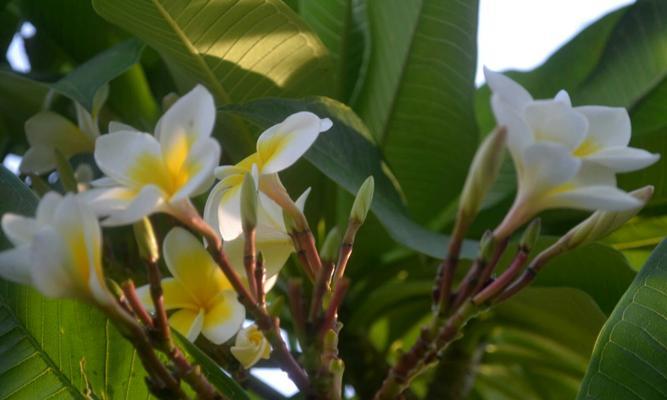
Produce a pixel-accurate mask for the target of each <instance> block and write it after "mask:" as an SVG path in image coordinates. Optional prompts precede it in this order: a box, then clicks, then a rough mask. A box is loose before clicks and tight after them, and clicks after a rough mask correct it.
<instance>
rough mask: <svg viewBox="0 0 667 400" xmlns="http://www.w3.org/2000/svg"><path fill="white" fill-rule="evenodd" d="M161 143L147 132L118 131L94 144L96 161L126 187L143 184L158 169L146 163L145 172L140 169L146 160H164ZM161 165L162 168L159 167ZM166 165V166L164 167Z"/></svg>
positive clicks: (102, 137) (103, 169)
mask: <svg viewBox="0 0 667 400" xmlns="http://www.w3.org/2000/svg"><path fill="white" fill-rule="evenodd" d="M161 159H162V153H161V150H160V144H159V143H158V142H157V141H156V140H155V138H154V137H153V136H151V135H149V134H147V133H140V132H136V131H133V132H130V131H119V132H114V133H109V134H106V135H102V136H100V137H99V138H98V139H97V142H96V144H95V161H96V162H97V165H98V166H99V167H100V169H101V170H102V172H104V174H105V175H107V176H109V177H111V178H113V179H114V180H115V181H117V182H119V183H122V184H124V185H127V186H135V187H137V186H142V185H144V184H146V183H148V182H147V181H150V180H149V179H147V177H146V176H143V175H149V174H151V173H153V174H161V173H163V171H155V168H156V166H154V165H146V167H145V168H143V169H142V171H141V172H143V173H142V174H140V173H137V172H133V171H139V169H138V168H140V166H141V164H142V163H145V161H146V160H161ZM158 168H159V167H158ZM162 168H164V167H162Z"/></svg>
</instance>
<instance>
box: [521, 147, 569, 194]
mask: <svg viewBox="0 0 667 400" xmlns="http://www.w3.org/2000/svg"><path fill="white" fill-rule="evenodd" d="M523 159H524V169H523V171H522V174H521V175H520V176H519V190H520V191H521V192H522V193H524V195H526V194H527V193H533V194H537V193H541V192H544V191H547V190H550V189H551V188H553V187H555V186H558V185H561V184H563V183H565V182H567V181H569V180H571V179H572V178H574V177H575V176H576V174H577V172H578V171H579V167H580V166H581V160H579V159H578V158H575V157H573V156H572V155H571V154H570V150H569V149H568V148H567V147H565V146H562V145H560V144H557V143H550V142H541V143H535V144H533V145H531V146H529V147H528V148H526V150H525V151H524V156H523Z"/></svg>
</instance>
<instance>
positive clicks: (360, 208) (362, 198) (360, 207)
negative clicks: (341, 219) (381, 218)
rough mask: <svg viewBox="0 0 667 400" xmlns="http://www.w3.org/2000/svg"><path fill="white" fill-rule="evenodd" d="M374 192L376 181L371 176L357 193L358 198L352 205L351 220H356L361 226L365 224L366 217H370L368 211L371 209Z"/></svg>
mask: <svg viewBox="0 0 667 400" xmlns="http://www.w3.org/2000/svg"><path fill="white" fill-rule="evenodd" d="M374 191H375V180H374V179H373V177H372V176H369V177H368V178H366V180H365V181H364V183H362V184H361V186H360V187H359V190H358V191H357V196H356V197H355V198H354V203H352V209H351V210H350V219H351V220H354V221H356V222H357V223H359V224H362V223H364V221H365V220H366V216H367V215H368V210H370V209H371V203H372V202H373V192H374Z"/></svg>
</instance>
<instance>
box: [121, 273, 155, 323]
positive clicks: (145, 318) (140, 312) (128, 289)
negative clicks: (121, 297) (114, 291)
mask: <svg viewBox="0 0 667 400" xmlns="http://www.w3.org/2000/svg"><path fill="white" fill-rule="evenodd" d="M122 289H123V293H124V294H125V298H126V299H127V302H128V304H129V305H130V307H131V308H132V311H133V312H134V314H135V315H136V316H137V318H139V320H140V321H141V322H142V323H143V324H144V325H146V326H148V327H151V328H152V327H153V319H152V318H151V316H150V315H149V314H148V313H147V312H146V309H145V308H144V306H143V304H141V300H139V296H138V295H137V289H136V287H135V286H134V282H132V281H131V280H127V281H125V282H123V284H122Z"/></svg>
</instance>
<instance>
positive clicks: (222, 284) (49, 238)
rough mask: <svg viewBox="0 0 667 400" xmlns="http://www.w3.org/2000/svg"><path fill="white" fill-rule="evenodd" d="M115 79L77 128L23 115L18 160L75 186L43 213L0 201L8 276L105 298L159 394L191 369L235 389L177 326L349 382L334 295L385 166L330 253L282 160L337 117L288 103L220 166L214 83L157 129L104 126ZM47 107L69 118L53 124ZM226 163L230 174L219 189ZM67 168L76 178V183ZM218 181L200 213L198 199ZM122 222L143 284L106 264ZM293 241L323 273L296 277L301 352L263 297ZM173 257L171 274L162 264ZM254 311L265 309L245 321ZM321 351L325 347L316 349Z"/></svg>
mask: <svg viewBox="0 0 667 400" xmlns="http://www.w3.org/2000/svg"><path fill="white" fill-rule="evenodd" d="M106 95H107V89H106V88H104V89H103V90H102V91H101V92H100V93H99V94H98V96H97V100H96V102H95V107H94V110H93V113H92V114H88V113H86V112H85V110H84V109H83V108H82V107H81V106H79V105H76V108H77V115H78V119H79V128H76V127H75V126H74V125H73V124H72V123H70V122H69V121H66V120H65V119H64V118H63V117H61V116H58V115H56V114H53V113H42V114H39V115H37V116H35V117H33V118H32V119H31V120H30V121H28V123H27V124H26V127H27V131H28V132H27V133H28V136H29V142H30V144H31V149H30V150H29V151H28V153H27V154H26V157H25V158H24V159H23V164H22V167H21V168H22V171H23V172H26V173H32V174H35V175H31V177H34V178H35V179H38V178H39V177H38V175H37V174H43V173H46V172H49V171H50V170H52V169H54V168H57V169H58V172H59V175H60V176H61V181H62V182H63V188H64V189H65V190H66V191H68V192H69V193H67V194H66V195H64V196H63V195H60V194H57V193H55V192H49V193H47V194H46V195H44V196H43V197H42V199H41V201H40V203H39V206H38V208H37V212H36V215H35V217H34V218H31V217H24V216H19V215H15V214H9V213H8V214H5V215H4V216H3V218H2V228H3V231H4V232H5V234H6V235H7V237H8V238H9V239H10V241H11V242H12V244H13V245H14V246H15V247H14V248H12V249H10V250H7V251H4V252H0V277H2V278H4V279H8V280H11V281H14V282H17V283H21V284H26V285H31V286H33V287H35V288H37V289H38V290H39V291H40V292H42V293H43V294H44V295H46V296H49V297H56V298H76V299H79V300H82V301H86V302H88V303H90V304H92V305H94V306H96V307H98V308H99V309H100V310H102V311H103V312H104V313H106V315H107V316H108V317H109V318H110V320H111V321H113V322H114V323H115V324H116V325H117V327H118V329H119V330H120V331H121V332H122V333H123V335H125V337H126V338H127V339H128V340H129V341H131V342H132V343H133V344H134V345H135V347H136V348H137V351H138V354H139V356H140V358H141V360H142V362H143V365H144V367H145V369H146V372H147V373H148V375H149V376H148V379H147V382H149V384H150V385H149V386H150V389H151V390H152V392H153V393H154V394H155V395H156V396H157V397H161V398H188V397H187V394H186V392H185V391H184V390H183V388H182V387H181V381H184V382H186V383H187V384H188V385H189V386H190V387H191V388H192V390H194V392H196V394H197V398H202V399H220V398H224V396H223V395H222V394H221V393H219V392H218V391H217V390H216V389H215V388H214V387H213V386H212V385H211V384H210V383H209V382H208V380H207V379H206V377H205V376H204V375H203V374H201V373H200V370H199V368H198V367H196V366H194V365H191V364H190V362H189V361H188V360H187V359H186V357H185V356H184V354H183V352H182V351H181V350H180V348H179V347H178V346H177V345H176V343H177V341H175V340H173V331H175V332H177V333H178V334H180V335H181V336H182V337H184V338H185V339H187V340H189V341H191V342H193V343H195V342H196V343H200V344H202V345H203V346H204V347H206V346H209V347H210V346H213V347H214V348H224V349H225V351H224V352H223V353H225V354H227V355H230V357H231V358H227V359H225V360H222V361H224V364H225V365H229V364H230V363H232V364H235V365H236V367H238V368H241V369H248V368H252V367H253V366H254V365H255V364H256V363H258V362H260V360H262V359H267V358H269V357H272V356H273V355H275V357H276V359H277V360H278V361H279V363H280V365H281V367H282V368H283V369H285V370H286V371H287V373H288V374H289V376H290V378H291V379H292V380H293V381H294V383H295V384H296V385H297V386H298V387H299V388H300V389H301V390H302V391H304V392H306V393H319V394H321V395H322V396H325V394H326V396H327V397H330V398H341V396H342V394H341V390H342V373H343V369H344V365H343V362H342V360H340V358H338V350H337V343H338V333H339V330H340V328H341V324H340V323H338V321H337V319H338V309H339V307H340V306H341V304H342V301H343V296H344V294H345V292H346V289H347V287H348V282H347V280H346V278H345V277H344V271H345V268H346V266H347V263H348V260H349V258H350V255H351V252H352V246H353V243H354V239H355V236H356V233H357V231H358V230H359V228H360V227H361V225H362V224H363V222H364V220H365V219H366V216H367V214H368V212H369V209H370V206H371V202H372V197H373V178H372V177H371V178H369V179H368V180H367V181H366V182H364V183H363V184H362V185H361V187H360V190H359V193H358V195H357V197H356V199H355V201H354V205H353V207H352V210H351V213H350V220H349V224H348V227H347V230H346V232H345V235H344V237H343V238H338V236H337V235H333V234H330V235H329V237H328V239H327V240H326V241H325V243H324V249H325V251H324V252H323V253H320V252H318V250H317V246H316V241H315V238H314V236H313V234H312V232H311V230H310V227H309V224H308V221H307V219H306V217H305V215H304V212H303V210H304V206H305V202H306V199H307V197H308V194H309V192H310V189H308V190H306V192H305V193H303V194H302V195H301V196H300V197H299V198H298V199H297V200H292V198H291V197H290V195H289V194H288V192H287V190H286V189H285V187H284V186H283V185H282V183H281V181H280V177H279V175H278V173H279V172H280V171H283V170H285V169H286V168H288V167H290V166H291V165H293V164H294V163H295V162H297V161H298V160H299V158H301V156H302V155H303V154H304V153H305V152H306V151H307V150H308V149H309V148H310V146H311V145H312V144H313V143H314V142H315V140H316V139H317V137H318V135H319V134H320V133H322V132H325V131H327V130H329V129H330V128H331V127H332V125H333V124H332V122H331V120H329V119H327V118H324V119H321V118H319V117H318V116H316V115H315V114H313V113H310V112H298V113H295V114H292V115H290V116H288V117H287V118H286V119H285V120H284V121H282V122H281V123H279V124H276V125H274V126H272V127H270V128H269V129H267V130H266V131H264V132H263V133H262V134H261V135H260V136H259V139H258V140H257V151H256V152H255V153H253V154H251V155H250V156H248V157H246V158H245V159H244V160H242V161H241V162H239V163H238V164H236V165H223V166H218V163H219V158H220V154H221V146H220V144H219V143H218V141H217V140H216V139H214V138H213V137H212V136H211V135H212V131H213V128H214V125H215V117H216V109H215V104H214V100H213V97H212V96H211V94H210V93H209V92H208V90H206V89H205V88H204V87H202V86H196V87H195V88H194V89H192V90H191V91H190V92H188V93H187V94H186V95H184V96H183V97H181V98H174V97H173V96H172V97H170V99H169V101H168V102H165V104H167V103H168V104H167V106H168V109H167V110H166V112H165V113H164V115H163V116H162V118H161V119H160V120H159V122H158V123H157V125H156V128H155V130H154V133H153V134H149V133H144V132H140V131H138V130H136V129H134V128H133V127H130V126H128V125H125V124H122V123H117V122H112V123H111V124H110V126H109V132H108V133H106V134H104V135H100V132H99V129H98V122H97V114H98V112H99V110H100V108H101V107H102V105H103V103H104V100H105V99H106ZM44 121H46V122H50V123H51V125H52V130H53V129H55V128H58V129H60V128H59V127H61V128H62V129H60V130H58V132H56V134H53V131H51V132H50V133H49V132H47V131H48V129H47V128H46V127H45V126H44V125H45V122H44ZM53 127H55V128H53ZM61 131H62V132H61ZM73 133H75V134H73ZM84 133H85V135H84ZM49 135H51V136H49ZM82 135H84V136H85V140H79V139H80V138H79V136H82ZM49 137H50V138H52V139H54V140H52V141H49V140H47V139H48V138H49ZM65 137H67V138H68V140H70V139H71V140H74V141H75V142H76V146H75V145H70V143H69V142H67V141H66V140H65V139H63V138H65ZM82 137H83V136H82ZM61 139H62V140H61ZM86 152H88V153H93V154H94V159H95V163H96V164H97V167H99V170H101V171H102V172H103V173H104V176H103V177H101V178H98V179H96V180H92V179H91V178H90V177H87V178H86V182H85V183H86V184H85V185H77V182H76V176H77V174H75V173H74V172H73V170H72V168H71V164H70V161H69V158H70V157H71V156H73V155H76V154H79V153H86ZM79 175H81V174H79ZM87 175H90V173H88V174H87ZM216 178H217V179H219V180H220V182H219V183H217V184H216V185H215V186H214V187H213V188H212V190H210V189H211V186H212V185H213V183H214V181H215V179H216ZM67 179H69V180H71V181H72V182H73V184H72V185H69V184H68V185H65V184H64V183H65V180H67ZM88 183H90V185H88ZM209 190H210V193H209V195H208V199H207V201H206V205H205V207H204V212H203V215H201V214H200V213H199V211H198V210H197V208H196V207H195V206H194V204H193V202H192V201H191V199H192V198H193V197H194V196H197V195H200V194H204V193H206V192H209ZM155 213H164V214H168V215H169V216H171V217H172V220H173V222H175V223H176V225H179V226H175V227H172V228H171V229H169V230H168V231H167V233H166V235H165V236H164V238H163V239H162V240H159V239H158V235H156V232H155V231H154V229H153V225H152V223H151V220H150V217H151V215H153V214H155ZM124 225H132V227H133V232H134V236H135V238H136V243H137V247H138V253H139V257H140V259H141V261H142V262H143V264H144V266H145V273H146V277H147V283H146V284H145V285H143V286H140V287H136V286H135V283H134V281H133V280H131V279H128V280H127V281H125V282H123V283H122V284H120V285H119V284H117V283H116V282H115V281H113V280H110V279H106V278H105V274H104V270H105V267H104V266H103V258H102V230H101V227H107V226H124ZM335 230H336V229H333V230H332V231H335ZM336 247H338V248H339V250H338V252H337V255H336V251H335V250H333V249H334V248H336ZM293 253H296V254H297V256H298V259H299V260H300V261H301V263H300V264H301V265H302V267H303V274H304V276H305V277H307V278H308V279H310V280H311V283H312V294H311V296H310V297H311V299H310V304H308V307H306V304H305V303H304V302H303V293H302V291H303V287H301V286H299V285H295V284H294V282H292V283H290V285H291V287H293V288H296V289H293V290H292V291H291V293H292V295H291V296H290V304H291V306H292V311H293V313H294V315H293V320H294V325H295V326H296V330H297V331H299V332H301V333H306V332H307V334H304V335H300V336H299V340H301V347H302V348H303V349H304V351H303V358H304V360H303V362H301V363H300V362H299V361H298V360H297V358H296V357H295V356H294V354H293V353H292V352H291V351H290V350H289V349H288V347H287V345H286V344H285V342H284V340H283V338H282V336H281V330H280V320H279V319H278V318H277V316H276V313H275V311H272V307H271V305H270V304H267V292H268V291H269V290H271V288H272V287H273V285H274V284H275V282H276V280H277V278H278V275H279V272H280V270H281V269H282V267H283V266H284V265H285V263H286V262H287V261H288V259H289V257H290V255H291V254H293ZM162 262H163V263H164V265H165V266H166V270H167V271H168V272H169V275H170V276H167V277H163V276H162V273H161V271H160V263H162ZM127 267H129V265H128V266H127ZM247 318H248V319H252V320H253V324H251V325H248V326H245V327H244V323H245V322H246V321H247ZM318 352H320V353H321V354H322V356H321V357H312V355H313V354H315V353H318ZM158 353H163V354H164V356H165V357H161V356H159V354H158ZM214 353H216V352H214ZM165 359H166V360H165Z"/></svg>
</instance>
